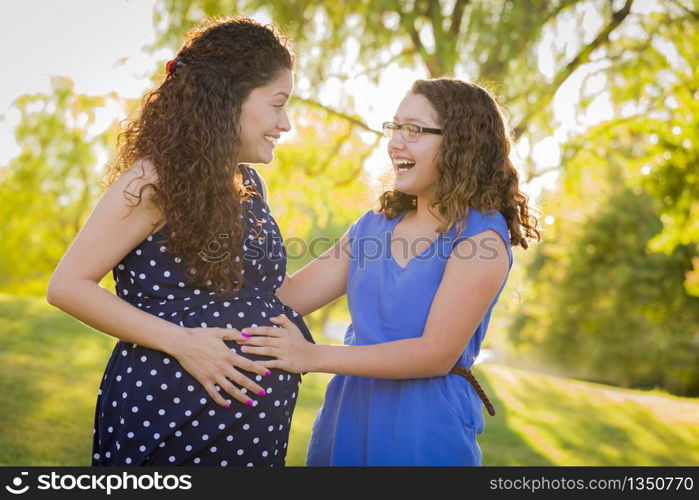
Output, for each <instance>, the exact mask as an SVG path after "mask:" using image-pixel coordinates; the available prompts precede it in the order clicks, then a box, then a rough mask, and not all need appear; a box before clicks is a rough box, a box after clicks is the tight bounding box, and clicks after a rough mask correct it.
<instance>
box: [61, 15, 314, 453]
mask: <svg viewBox="0 0 699 500" xmlns="http://www.w3.org/2000/svg"><path fill="white" fill-rule="evenodd" d="M292 67H293V55H292V53H291V51H290V49H289V48H288V47H287V46H286V40H285V39H284V38H283V37H281V35H280V34H279V33H278V32H277V31H276V29H274V28H273V27H271V26H263V25H260V24H258V23H256V22H255V21H253V20H250V19H246V18H234V19H229V20H219V21H215V22H210V23H209V24H207V25H205V26H201V27H197V28H195V29H193V30H192V31H191V32H190V33H188V36H187V38H186V39H185V41H184V44H183V46H182V48H181V49H180V51H179V53H178V54H177V57H176V58H175V59H174V60H173V61H170V62H169V63H168V65H167V76H166V77H165V79H164V81H162V83H160V85H159V86H158V87H157V88H156V89H155V90H153V91H152V92H150V93H149V94H147V95H146V97H145V98H144V100H143V103H142V109H141V110H140V114H139V116H138V117H137V118H136V119H135V120H132V121H131V122H130V123H129V125H128V127H127V128H126V130H125V132H124V133H123V134H122V136H121V138H120V140H121V146H120V149H119V153H118V156H117V159H116V161H115V162H114V164H113V165H112V166H111V171H110V176H109V184H110V185H109V188H108V189H107V190H106V192H105V193H104V195H103V197H102V198H101V199H100V201H99V202H98V203H97V205H96V207H95V208H94V211H93V212H92V214H91V215H90V217H89V219H88V220H87V221H86V223H85V225H84V227H83V228H82V229H81V231H80V232H79V234H78V235H77V236H76V238H75V241H74V242H73V243H72V245H71V246H70V248H69V249H68V250H67V252H66V254H65V256H64V257H63V259H62V260H61V262H60V264H59V265H58V267H57V269H56V270H55V272H54V275H53V277H52V279H51V282H50V284H49V289H48V294H47V298H48V301H49V302H50V303H51V304H53V305H55V306H57V307H59V308H60V309H62V310H64V311H65V312H67V313H69V314H71V315H73V316H74V317H76V318H77V319H79V320H81V321H83V322H84V323H86V324H88V325H90V326H92V327H93V328H95V329H97V330H100V331H102V332H104V333H106V334H109V335H112V336H114V337H117V338H118V339H119V341H118V342H117V344H116V346H115V348H114V350H113V352H112V355H111V358H110V359H109V363H108V365H107V367H106V370H105V373H104V377H103V379H102V383H101V385H100V388H99V393H98V398H97V407H96V412H95V427H94V440H93V441H94V443H93V455H92V463H93V465H153V466H161V465H221V466H234V465H242V466H262V465H266V466H274V465H283V464H284V459H285V456H286V444H287V439H288V434H289V426H290V422H291V413H292V412H293V410H294V404H295V400H296V394H297V391H298V384H299V381H300V377H299V375H296V374H291V373H288V372H285V371H282V370H277V369H274V370H273V371H269V370H268V369H267V368H266V367H264V366H262V365H261V364H260V363H259V362H258V361H259V357H257V356H255V355H241V354H240V353H239V349H238V346H237V344H235V342H233V341H234V340H236V339H239V338H241V337H240V333H239V332H238V330H237V329H239V328H242V327H243V326H248V325H250V324H256V325H265V324H267V325H270V324H271V323H270V322H269V318H270V317H272V316H277V315H279V314H282V313H285V314H286V315H288V316H289V317H291V318H293V321H294V322H295V325H296V326H297V327H298V328H299V329H300V330H301V331H303V332H305V334H306V335H307V336H308V338H309V340H310V333H309V332H308V329H307V328H306V326H305V325H304V323H303V320H302V319H301V317H300V316H299V315H298V314H297V313H296V312H295V311H293V310H292V309H289V308H288V307H286V306H285V305H284V304H283V303H282V302H281V301H280V300H279V299H278V298H277V297H276V296H275V290H276V289H277V288H278V287H279V286H280V285H281V284H282V281H283V278H284V275H285V269H286V254H285V251H284V247H283V244H282V241H281V235H280V232H279V228H278V227H277V224H276V222H275V220H274V218H273V217H272V214H271V213H270V210H269V206H268V205H267V204H266V203H265V201H264V198H263V196H261V195H262V194H263V193H264V186H263V184H262V181H261V179H260V178H259V177H258V176H257V174H256V172H255V170H254V169H253V168H251V167H249V166H246V165H245V164H247V163H269V162H270V161H271V160H272V158H273V150H274V147H275V146H274V142H275V141H276V140H277V138H279V136H280V135H281V134H282V133H283V132H287V131H288V130H289V129H290V124H289V121H288V118H287V115H286V111H285V104H286V101H287V100H288V99H289V96H290V94H291V92H292V87H293V76H292ZM110 269H111V270H112V272H113V276H114V279H115V283H116V292H117V296H114V295H113V294H111V293H109V292H108V291H106V290H104V289H103V288H101V287H100V286H99V284H98V283H99V281H100V280H101V279H102V277H103V276H104V275H105V274H106V273H107V272H108V271H109V270H110Z"/></svg>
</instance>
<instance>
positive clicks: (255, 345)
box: [236, 314, 314, 373]
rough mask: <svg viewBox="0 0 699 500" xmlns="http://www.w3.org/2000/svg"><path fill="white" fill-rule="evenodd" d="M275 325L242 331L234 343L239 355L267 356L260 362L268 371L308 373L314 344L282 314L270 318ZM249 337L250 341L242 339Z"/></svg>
mask: <svg viewBox="0 0 699 500" xmlns="http://www.w3.org/2000/svg"><path fill="white" fill-rule="evenodd" d="M270 321H271V322H272V323H274V324H275V325H278V326H258V327H254V328H243V329H242V330H241V332H242V337H241V340H237V339H236V342H237V343H238V344H240V345H241V346H242V347H241V348H240V351H241V352H244V353H248V354H258V355H261V356H269V357H272V358H276V359H272V360H268V361H260V363H261V364H263V365H264V366H266V367H267V368H279V369H282V370H285V371H288V372H291V373H305V372H308V371H311V369H310V366H311V364H312V356H313V347H314V344H312V343H310V342H308V341H307V340H306V339H305V338H304V336H303V333H301V331H300V330H299V329H298V327H297V326H296V325H295V324H294V323H293V322H292V321H291V320H290V319H289V318H287V317H286V316H285V315H284V314H282V315H280V316H276V317H274V318H270ZM246 335H249V338H245V336H246Z"/></svg>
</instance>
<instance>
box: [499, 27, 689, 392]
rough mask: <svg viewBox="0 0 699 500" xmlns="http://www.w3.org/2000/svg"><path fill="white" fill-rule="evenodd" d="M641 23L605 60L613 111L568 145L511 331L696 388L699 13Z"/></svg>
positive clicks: (631, 373) (602, 366)
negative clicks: (639, 56)
mask: <svg viewBox="0 0 699 500" xmlns="http://www.w3.org/2000/svg"><path fill="white" fill-rule="evenodd" d="M642 28H643V29H642V30H640V31H639V32H637V33H636V34H635V36H634V37H628V38H624V39H621V40H619V43H618V45H617V48H618V51H617V52H612V53H610V59H609V60H610V62H611V65H610V66H609V67H607V68H605V69H604V73H603V74H604V75H605V76H606V90H607V91H608V92H609V95H610V96H611V101H612V103H613V106H614V108H615V117H614V118H613V119H612V120H609V121H607V122H605V123H602V124H600V125H598V126H596V127H593V128H591V129H590V130H588V131H586V132H585V133H583V134H581V135H579V136H578V137H576V138H574V139H573V140H571V141H570V142H569V143H568V144H567V146H566V148H565V155H564V160H563V165H564V169H563V173H562V177H561V185H560V188H559V189H557V190H555V191H554V192H551V193H547V195H546V197H545V201H544V207H545V212H546V213H547V214H549V215H550V216H551V217H553V218H554V220H553V221H552V224H551V225H550V226H549V230H548V231H547V232H548V234H549V236H548V238H549V239H548V240H547V242H546V244H545V245H542V246H541V247H540V248H539V249H537V251H536V252H535V255H534V257H533V260H532V263H531V265H530V267H529V269H528V272H529V280H530V281H529V283H530V285H531V286H530V287H529V288H528V294H529V295H528V296H527V298H526V300H525V302H524V305H523V307H522V308H521V310H520V312H519V315H518V317H517V321H516V322H515V323H514V324H513V326H512V329H511V336H512V339H513V342H514V344H515V345H516V346H517V349H518V351H519V354H520V355H522V354H523V353H524V352H527V353H529V354H528V355H533V356H536V354H535V353H536V352H537V351H538V352H539V353H540V356H539V357H540V359H541V358H543V359H544V360H546V361H547V362H549V363H554V364H556V365H558V366H560V367H565V369H566V371H567V372H568V373H574V374H577V375H581V376H585V377H590V378H594V379H597V380H604V381H607V382H613V383H618V384H620V385H624V386H631V385H639V386H654V385H657V386H662V387H665V388H667V389H669V390H671V391H674V392H677V393H681V394H689V395H697V394H699V326H698V325H699V298H697V295H699V294H697V293H696V282H693V281H692V276H693V275H692V271H691V269H692V266H694V273H696V269H697V261H699V161H697V157H698V151H699V143H698V142H697V137H698V134H699V128H698V120H699V105H698V104H697V97H698V96H699V94H698V92H699V75H698V74H697V66H698V65H699V54H698V53H697V51H696V47H697V46H699V30H698V29H697V18H696V16H694V17H692V16H683V17H679V18H677V19H675V22H672V23H669V22H668V17H667V16H663V15H653V16H648V17H647V18H646V19H644V21H643V24H642ZM625 47H627V48H628V47H631V48H632V50H631V51H632V52H633V51H637V50H640V49H641V47H643V50H644V61H643V64H641V65H639V64H638V61H635V60H633V59H630V58H628V57H627V56H626V52H625ZM597 92H599V91H597ZM586 104H587V102H586V101H585V100H584V101H583V106H585V105H586ZM583 109H584V108H583Z"/></svg>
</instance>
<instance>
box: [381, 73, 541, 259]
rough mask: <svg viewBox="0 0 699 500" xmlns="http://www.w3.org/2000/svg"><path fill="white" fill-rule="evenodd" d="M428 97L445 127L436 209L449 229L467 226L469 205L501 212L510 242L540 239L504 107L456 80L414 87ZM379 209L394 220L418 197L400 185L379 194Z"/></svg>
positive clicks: (438, 163)
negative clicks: (512, 157)
mask: <svg viewBox="0 0 699 500" xmlns="http://www.w3.org/2000/svg"><path fill="white" fill-rule="evenodd" d="M410 91H411V92H412V93H415V94H422V95H423V96H425V97H426V98H427V99H428V100H429V101H430V103H431V104H432V107H434V109H435V111H436V113H437V116H438V118H439V121H440V126H441V128H442V143H441V145H440V147H439V150H438V152H437V156H436V158H435V169H436V178H435V181H434V184H433V199H432V202H431V204H430V208H431V209H436V210H437V213H438V214H439V216H440V217H441V218H442V220H443V221H444V224H443V225H442V226H440V227H439V229H438V230H439V231H440V232H443V233H446V232H447V231H449V229H451V228H452V227H454V226H456V227H457V228H458V229H459V230H460V229H463V227H464V224H465V222H466V218H467V216H468V210H469V207H473V208H475V209H477V210H479V211H481V212H483V213H486V212H487V211H489V210H497V211H499V212H500V213H501V214H502V215H503V217H504V218H505V220H506V221H507V226H508V228H509V231H510V245H511V246H517V245H519V246H522V247H523V248H528V246H529V244H528V240H532V239H534V240H536V241H540V240H541V234H540V232H539V230H538V221H537V219H536V217H535V216H534V215H531V214H530V213H529V206H528V204H527V201H528V197H527V196H526V195H525V194H524V193H522V192H521V191H520V190H519V175H518V174H517V170H516V169H515V167H514V165H513V164H512V161H511V160H510V150H511V149H512V139H511V135H510V132H509V130H508V128H507V123H506V120H505V117H504V115H503V112H502V109H501V108H500V106H499V105H498V104H497V102H496V101H495V99H494V98H493V96H491V95H490V93H489V92H488V91H487V90H486V89H484V88H483V87H481V86H479V85H475V84H473V83H467V82H464V81H461V80H457V79H453V78H436V79H432V80H417V81H415V83H414V84H413V86H412V88H411V89H410ZM379 203H380V207H379V208H378V209H377V212H379V213H384V214H386V216H387V217H388V218H389V219H393V218H395V217H397V216H398V215H400V214H401V213H402V212H404V211H406V210H412V209H414V208H415V207H416V206H417V197H416V196H413V195H409V194H407V193H402V192H400V191H397V190H395V189H393V190H390V191H386V192H384V193H382V194H381V195H380V196H379Z"/></svg>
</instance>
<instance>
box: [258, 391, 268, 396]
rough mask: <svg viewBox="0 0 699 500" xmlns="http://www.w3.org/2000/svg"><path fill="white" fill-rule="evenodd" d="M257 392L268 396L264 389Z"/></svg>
mask: <svg viewBox="0 0 699 500" xmlns="http://www.w3.org/2000/svg"><path fill="white" fill-rule="evenodd" d="M257 394H259V395H260V396H266V395H267V393H266V392H265V391H264V390H262V391H260V392H258V393H257Z"/></svg>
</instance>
